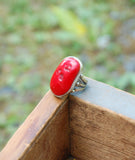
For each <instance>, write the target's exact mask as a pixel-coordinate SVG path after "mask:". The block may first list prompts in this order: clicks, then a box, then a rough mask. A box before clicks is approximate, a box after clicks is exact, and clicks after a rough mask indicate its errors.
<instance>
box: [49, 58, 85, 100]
mask: <svg viewBox="0 0 135 160" xmlns="http://www.w3.org/2000/svg"><path fill="white" fill-rule="evenodd" d="M82 67H83V65H82V62H81V61H80V60H79V59H78V58H76V57H74V56H69V57H66V58H64V59H63V60H62V61H61V63H60V64H59V65H58V67H57V68H56V70H55V71H54V73H53V75H52V78H51V81H50V89H51V91H52V93H53V94H54V95H55V96H56V97H58V98H63V97H64V96H65V95H68V94H69V93H72V92H77V91H82V90H84V89H85V87H86V85H87V80H86V79H85V77H84V76H83V75H82V74H81V70H82Z"/></svg>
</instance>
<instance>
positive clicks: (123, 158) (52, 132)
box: [0, 79, 135, 160]
mask: <svg viewBox="0 0 135 160" xmlns="http://www.w3.org/2000/svg"><path fill="white" fill-rule="evenodd" d="M87 80H88V85H87V87H86V89H85V90H84V91H83V92H77V93H75V94H72V95H70V96H69V97H65V98H64V99H58V98H55V97H54V95H53V94H52V93H51V91H49V92H48V93H47V94H46V95H45V96H44V97H43V99H42V100H41V101H40V103H39V104H38V105H37V107H36V108H35V109H34V110H33V112H32V113H31V114H30V115H29V116H28V117H27V119H26V120H25V122H24V123H23V124H22V125H21V126H20V128H19V129H18V130H17V131H16V133H15V134H14V135H13V137H12V138H11V139H10V140H9V142H8V143H7V145H6V146H5V148H4V149H3V150H2V151H1V153H0V159H1V160H65V159H66V158H68V156H69V155H70V159H74V158H71V157H72V156H73V157H75V160H90V159H92V160H114V159H115V160H134V159H135V96H134V95H132V94H129V93H127V92H124V91H121V90H118V89H116V88H113V87H111V86H109V85H107V84H104V83H101V82H98V81H95V80H92V79H87Z"/></svg>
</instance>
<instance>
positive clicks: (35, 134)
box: [0, 91, 69, 160]
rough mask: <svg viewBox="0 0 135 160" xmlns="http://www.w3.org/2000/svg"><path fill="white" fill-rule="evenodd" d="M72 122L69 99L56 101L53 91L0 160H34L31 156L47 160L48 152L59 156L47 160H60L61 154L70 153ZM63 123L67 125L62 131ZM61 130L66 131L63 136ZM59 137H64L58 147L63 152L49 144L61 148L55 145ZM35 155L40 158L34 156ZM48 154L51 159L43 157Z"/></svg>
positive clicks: (2, 152) (41, 103)
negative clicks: (69, 132) (69, 126)
mask: <svg viewBox="0 0 135 160" xmlns="http://www.w3.org/2000/svg"><path fill="white" fill-rule="evenodd" d="M59 114H60V115H59ZM68 121H69V117H68V99H67V97H65V98H64V99H58V98H55V97H54V95H53V94H52V93H51V91H49V92H48V93H47V94H46V95H45V96H44V97H43V99H42V100H41V101H40V103H39V104H38V105H37V107H36V108H35V109H34V110H33V111H32V113H31V114H30V115H29V116H28V117H27V119H26V120H25V122H24V123H23V124H22V125H21V126H20V128H19V129H18V130H17V131H16V132H15V134H14V135H13V137H12V138H11V139H10V140H9V142H8V143H7V145H6V146H5V147H4V149H3V150H2V151H1V153H0V159H1V160H18V159H25V160H26V159H29V160H31V156H29V153H30V155H33V158H32V160H38V159H43V158H44V159H46V156H47V155H48V154H49V153H48V152H47V151H49V152H50V154H51V150H52V149H53V152H54V153H56V155H54V157H52V156H50V158H47V159H48V160H53V159H54V160H57V159H58V157H57V156H58V154H57V152H63V155H64V152H68V150H69V139H68V135H69V134H68ZM62 122H64V123H65V125H64V124H63V128H61V127H60V126H61V125H60V124H59V123H62ZM48 126H49V127H48ZM59 130H60V131H61V130H63V132H61V133H60V134H59V132H60V131H59ZM62 134H63V135H64V136H63V135H62ZM55 136H57V137H55ZM58 136H60V137H59V139H60V141H63V142H59V144H58V146H57V147H58V149H59V151H58V149H56V148H55V146H54V148H53V146H51V144H49V143H51V142H52V144H53V143H54V144H55V145H57V144H56V143H55V140H56V141H57V139H58ZM64 137H65V138H66V139H67V140H65V138H64ZM48 139H49V141H48ZM57 143H58V141H57ZM61 143H62V144H61ZM51 147H52V149H51ZM64 147H65V148H64ZM35 148H36V149H37V150H38V152H37V150H35ZM40 148H41V149H40ZM48 148H49V150H48ZM63 149H64V151H63ZM40 150H41V153H40ZM45 150H46V151H45ZM34 152H35V153H36V154H34ZM45 152H46V154H47V155H42V154H44V153H45ZM61 154H62V153H61ZM65 154H66V153H65ZM34 156H35V158H34ZM27 157H28V158H27ZM37 157H38V158H37ZM61 158H62V157H61Z"/></svg>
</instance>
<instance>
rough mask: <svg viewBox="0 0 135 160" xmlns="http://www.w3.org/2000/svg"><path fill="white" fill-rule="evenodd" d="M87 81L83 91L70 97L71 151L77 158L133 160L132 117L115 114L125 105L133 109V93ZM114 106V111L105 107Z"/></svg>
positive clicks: (134, 145) (133, 125) (134, 146)
mask: <svg viewBox="0 0 135 160" xmlns="http://www.w3.org/2000/svg"><path fill="white" fill-rule="evenodd" d="M88 81H89V83H88V84H89V85H88V87H87V88H86V90H85V91H84V92H82V93H76V94H75V95H71V96H70V98H69V100H70V102H69V105H70V129H71V135H70V136H71V154H72V155H73V156H74V157H76V159H77V160H135V120H134V119H131V118H129V117H126V116H123V115H122V114H118V113H120V112H121V111H120V109H122V107H126V108H123V110H125V115H126V110H127V113H128V114H127V115H130V114H129V112H130V111H129V110H128V108H129V109H131V111H132V112H133V109H132V108H135V105H133V104H135V96H133V95H131V94H128V93H126V92H123V91H120V90H117V89H115V88H113V87H111V86H108V85H105V84H103V85H101V84H102V83H100V82H97V81H94V80H90V79H89V80H88ZM90 82H91V83H90ZM99 86H100V87H99ZM97 87H98V88H97ZM94 88H95V90H96V91H95V90H94ZM105 91H108V94H107V93H106V92H105ZM93 92H94V93H96V94H94V93H93ZM112 93H113V94H112ZM77 96H78V97H79V98H78V97H77ZM113 96H114V97H113ZM117 96H119V97H118V98H119V99H118V101H117ZM89 97H91V98H89ZM114 99H116V100H115V101H113V100H114ZM128 100H129V101H128ZM130 100H131V101H130ZM109 102H110V103H109ZM123 104H124V106H123ZM113 106H115V109H116V112H117V113H116V112H114V111H111V110H110V109H108V108H109V107H111V108H113ZM117 106H118V108H117ZM134 113H135V112H134ZM132 115H133V113H132Z"/></svg>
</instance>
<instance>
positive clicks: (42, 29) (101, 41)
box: [0, 0, 135, 149]
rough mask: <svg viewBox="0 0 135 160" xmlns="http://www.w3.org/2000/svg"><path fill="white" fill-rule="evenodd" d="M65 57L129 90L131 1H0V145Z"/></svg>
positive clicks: (134, 78) (134, 67)
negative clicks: (79, 62) (81, 63)
mask: <svg viewBox="0 0 135 160" xmlns="http://www.w3.org/2000/svg"><path fill="white" fill-rule="evenodd" d="M70 55H73V56H77V57H78V58H79V59H80V60H81V61H82V62H83V64H84V69H83V73H84V75H86V76H88V77H91V78H94V79H96V80H99V81H102V82H105V83H108V84H111V85H113V86H115V87H117V88H120V89H123V90H126V91H128V92H131V93H133V94H135V0H119V1H116V0H76V1H74V0H48V1H47V0H38V1H34V0H29V1H28V0H0V149H2V147H3V146H4V145H5V143H6V142H7V141H8V139H9V138H10V137H11V135H12V134H13V133H14V132H15V131H16V129H17V128H18V127H19V125H20V124H21V123H22V122H23V121H24V119H25V118H26V117H27V116H28V114H29V113H30V112H31V111H32V109H33V108H34V107H35V106H36V104H37V103H38V102H39V101H40V99H41V98H42V96H43V95H44V94H45V93H46V92H47V91H48V89H49V81H50V78H51V75H52V73H53V71H54V70H55V68H56V66H57V65H58V63H59V62H60V61H61V60H62V59H63V58H64V57H66V56H70Z"/></svg>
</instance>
